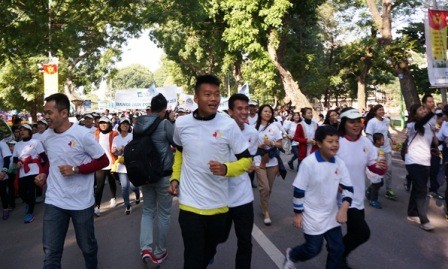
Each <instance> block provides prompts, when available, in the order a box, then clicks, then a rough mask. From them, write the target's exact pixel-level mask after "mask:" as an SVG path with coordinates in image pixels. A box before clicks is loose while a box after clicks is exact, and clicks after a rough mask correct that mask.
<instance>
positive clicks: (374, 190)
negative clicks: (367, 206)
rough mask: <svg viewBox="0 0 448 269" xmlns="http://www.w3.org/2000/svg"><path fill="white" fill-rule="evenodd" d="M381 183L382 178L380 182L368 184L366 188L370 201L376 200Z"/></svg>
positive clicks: (382, 183)
mask: <svg viewBox="0 0 448 269" xmlns="http://www.w3.org/2000/svg"><path fill="white" fill-rule="evenodd" d="M383 185H384V181H383V179H381V182H378V183H372V184H370V186H369V187H368V188H367V191H368V192H369V193H370V201H378V193H379V191H380V188H381V187H382V186H383Z"/></svg>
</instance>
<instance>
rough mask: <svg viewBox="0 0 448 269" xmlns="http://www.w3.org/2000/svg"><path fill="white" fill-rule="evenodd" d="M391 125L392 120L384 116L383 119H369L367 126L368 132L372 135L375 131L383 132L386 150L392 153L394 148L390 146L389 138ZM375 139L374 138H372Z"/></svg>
mask: <svg viewBox="0 0 448 269" xmlns="http://www.w3.org/2000/svg"><path fill="white" fill-rule="evenodd" d="M389 126H390V120H389V119H388V118H383V120H378V119H377V118H372V119H371V120H369V122H368V123H367V126H366V134H369V135H372V136H373V134H375V133H381V134H383V136H384V146H383V149H384V152H385V153H390V152H392V148H391V146H390V139H389V136H388V134H389ZM372 141H373V140H372Z"/></svg>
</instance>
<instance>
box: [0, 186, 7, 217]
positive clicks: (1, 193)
mask: <svg viewBox="0 0 448 269" xmlns="http://www.w3.org/2000/svg"><path fill="white" fill-rule="evenodd" d="M6 188H7V183H6V180H2V181H0V197H1V200H2V208H3V209H6V210H7V209H8V193H7V192H6Z"/></svg>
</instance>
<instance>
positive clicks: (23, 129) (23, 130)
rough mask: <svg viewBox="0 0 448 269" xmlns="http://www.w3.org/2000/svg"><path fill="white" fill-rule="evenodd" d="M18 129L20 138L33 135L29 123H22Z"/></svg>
mask: <svg viewBox="0 0 448 269" xmlns="http://www.w3.org/2000/svg"><path fill="white" fill-rule="evenodd" d="M19 130H20V137H21V138H22V139H28V138H31V137H32V136H33V127H31V126H30V125H29V124H22V126H20V128H19Z"/></svg>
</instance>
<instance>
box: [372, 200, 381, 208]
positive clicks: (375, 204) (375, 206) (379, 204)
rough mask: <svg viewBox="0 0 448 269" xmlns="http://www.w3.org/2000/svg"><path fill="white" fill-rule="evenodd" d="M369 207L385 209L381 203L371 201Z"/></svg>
mask: <svg viewBox="0 0 448 269" xmlns="http://www.w3.org/2000/svg"><path fill="white" fill-rule="evenodd" d="M369 205H370V206H371V207H374V208H378V209H381V208H383V207H382V206H381V203H380V202H379V201H370V203H369Z"/></svg>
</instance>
